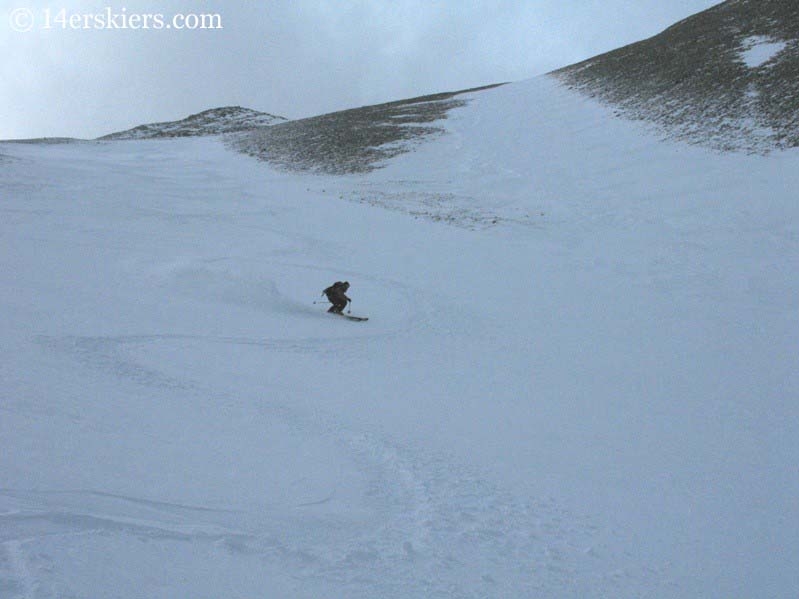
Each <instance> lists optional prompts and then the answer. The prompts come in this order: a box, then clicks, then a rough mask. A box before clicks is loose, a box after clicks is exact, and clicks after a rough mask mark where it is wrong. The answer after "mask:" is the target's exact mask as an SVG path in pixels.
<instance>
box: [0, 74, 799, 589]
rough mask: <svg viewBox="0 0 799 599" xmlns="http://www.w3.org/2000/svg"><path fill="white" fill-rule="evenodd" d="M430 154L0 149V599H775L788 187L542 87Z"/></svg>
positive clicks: (787, 181)
mask: <svg viewBox="0 0 799 599" xmlns="http://www.w3.org/2000/svg"><path fill="white" fill-rule="evenodd" d="M438 124H440V125H441V126H443V127H446V129H447V131H448V133H447V134H446V135H442V136H439V137H436V138H434V139H432V141H428V142H427V143H425V144H423V145H420V146H419V147H417V148H416V149H415V151H413V152H410V153H406V154H403V155H400V156H396V157H394V158H393V159H391V160H388V161H387V162H386V163H385V165H384V168H382V169H379V170H374V171H371V172H369V173H366V174H359V175H346V176H338V177H334V176H320V175H303V174H297V173H285V172H280V171H276V170H273V169H272V168H271V167H269V166H267V165H266V164H264V163H262V162H258V161H256V160H254V159H252V158H249V157H246V156H243V155H240V154H237V153H235V152H232V151H230V150H228V149H226V148H225V147H224V146H223V145H222V144H221V143H220V142H219V141H217V140H215V139H198V138H195V139H177V140H146V141H128V142H124V143H121V142H105V143H95V144H67V145H35V144H33V145H31V144H26V145H19V144H0V154H2V155H3V156H5V157H6V159H5V160H4V161H3V162H2V163H0V186H2V190H3V192H4V193H3V196H2V197H3V199H2V204H1V205H0V210H2V212H3V218H2V220H0V243H2V253H1V254H0V255H2V260H1V261H0V282H2V284H1V285H0V306H2V311H3V313H4V314H5V315H6V318H5V319H4V321H3V334H2V336H0V339H1V341H0V379H1V380H2V383H3V384H2V386H0V399H1V401H0V406H2V418H0V439H2V451H0V472H2V483H0V487H2V488H0V597H4V598H5V597H8V598H12V597H13V598H16V597H25V598H30V597H37V598H38V597H86V598H89V597H119V598H126V599H127V598H130V597H165V598H166V597H170V598H172V597H208V598H212V597H214V598H216V597H226V598H235V597H242V598H244V597H248V598H250V597H270V598H271V597H276V598H284V597H285V598H302V597H309V598H310V597H385V598H388V597H403V598H405V597H414V598H416V597H418V598H422V597H424V598H427V597H458V598H460V597H575V598H576V597H612V598H618V597H675V598H677V597H719V598H721V597H725V598H726V597H788V596H791V595H792V594H793V593H794V591H795V589H796V588H799V575H797V572H799V558H798V557H797V554H796V552H795V551H794V550H793V548H794V547H796V545H797V542H799V524H798V523H799V508H798V507H797V502H796V496H797V494H798V493H799V477H797V471H796V464H797V462H798V461H799V440H798V439H799V436H797V424H799V422H798V421H799V407H797V405H796V401H795V400H796V397H797V394H798V393H797V392H799V376H797V371H798V370H797V363H796V355H797V349H798V348H797V339H799V309H797V303H796V300H797V291H798V290H799V283H797V279H796V276H795V275H796V265H797V259H799V224H798V223H797V216H799V209H798V208H797V206H796V202H795V190H796V189H797V184H799V169H797V165H799V153H797V151H796V150H789V151H784V152H776V153H773V154H772V155H770V156H768V157H763V156H748V155H742V154H724V155H722V154H717V153H713V152H709V151H705V150H703V149H701V148H697V147H693V146H685V145H679V144H677V143H671V142H663V141H659V139H658V137H657V136H656V135H655V134H654V133H652V132H651V131H649V130H648V129H646V128H644V127H643V126H640V125H636V124H631V123H629V122H626V121H623V120H619V119H616V118H615V117H614V116H613V114H612V112H611V111H610V110H608V109H606V108H603V107H602V106H600V105H598V104H596V103H594V102H593V101H591V100H587V99H585V98H583V97H582V96H579V95H577V94H575V93H574V92H571V91H569V90H567V89H565V88H563V87H560V86H558V84H557V83H556V82H555V81H554V80H552V79H548V78H541V79H536V80H533V81H529V82H524V83H520V84H514V85H507V86H503V87H499V88H496V89H493V90H488V91H483V92H480V93H475V94H474V95H473V96H472V97H471V99H470V101H469V103H468V104H466V105H464V106H462V107H460V108H456V109H455V110H453V111H452V112H451V113H450V116H449V118H448V119H447V120H446V121H442V122H441V123H438ZM340 279H347V280H349V281H350V283H351V284H352V288H351V290H350V295H351V297H352V298H353V299H354V304H353V307H352V310H353V313H358V314H365V315H368V316H370V320H369V321H368V322H367V323H352V322H347V321H344V320H342V319H337V318H336V317H334V316H328V315H326V314H325V313H324V309H325V306H324V305H319V304H316V305H315V304H314V303H313V302H314V301H315V300H318V299H319V293H320V291H321V289H323V288H324V287H325V286H327V285H329V284H330V283H331V282H333V281H335V280H340Z"/></svg>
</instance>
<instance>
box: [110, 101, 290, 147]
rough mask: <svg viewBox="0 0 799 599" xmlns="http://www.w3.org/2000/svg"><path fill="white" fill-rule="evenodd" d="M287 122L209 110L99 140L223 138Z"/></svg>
mask: <svg viewBox="0 0 799 599" xmlns="http://www.w3.org/2000/svg"><path fill="white" fill-rule="evenodd" d="M285 121H286V119H285V118H283V117H280V116H275V115H273V114H269V113H266V112H258V111H256V110H251V109H249V108H242V107H240V106H227V107H224V108H212V109H211V110H205V111H203V112H200V113H197V114H193V115H191V116H188V117H186V118H185V119H182V120H179V121H170V122H165V123H151V124H148V125H139V126H138V127H134V128H133V129H128V130H127V131H120V132H117V133H110V134H108V135H104V136H103V137H100V138H99V139H100V140H104V141H109V140H121V139H157V138H161V137H197V136H204V135H221V134H224V133H233V132H235V131H242V130H249V129H254V128H258V127H268V126H271V125H274V124H276V123H282V122H285Z"/></svg>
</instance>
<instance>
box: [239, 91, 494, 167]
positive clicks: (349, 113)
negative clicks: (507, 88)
mask: <svg viewBox="0 0 799 599" xmlns="http://www.w3.org/2000/svg"><path fill="white" fill-rule="evenodd" d="M493 87H496V85H489V86H485V87H480V88H476V89H471V90H462V91H458V92H446V93H440V94H433V95H429V96H422V97H418V98H410V99H407V100H399V101H396V102H387V103H385V104H377V105H374V106H364V107H361V108H353V109H350V110H343V111H339V112H334V113H330V114H325V115H321V116H316V117H311V118H307V119H299V120H296V121H291V122H288V123H282V124H278V125H276V126H274V127H270V128H269V129H259V130H256V131H252V132H248V133H245V134H243V135H241V136H240V137H239V138H237V139H236V140H234V141H232V145H233V147H235V148H237V149H238V150H239V151H242V152H244V153H246V154H249V155H251V156H255V157H257V158H259V159H261V160H266V161H268V162H270V163H272V164H275V165H279V166H281V167H283V168H288V169H292V170H300V171H302V170H306V171H313V172H318V173H327V174H346V173H365V172H369V171H371V170H373V169H375V168H378V167H379V166H380V165H381V164H382V163H384V162H385V161H386V160H388V159H390V158H392V157H393V156H397V155H399V154H402V153H404V152H408V151H410V150H411V149H412V148H413V147H414V145H415V144H417V143H419V142H421V141H422V140H424V139H425V138H429V137H431V136H435V135H436V134H439V133H443V131H444V129H443V128H442V127H441V126H440V125H438V124H435V123H436V122H437V121H441V120H443V119H446V117H447V113H448V112H449V111H450V110H452V109H454V108H457V107H460V106H463V105H464V104H465V100H463V99H462V98H461V96H463V95H465V94H468V93H473V92H476V91H481V90H486V89H491V88H493Z"/></svg>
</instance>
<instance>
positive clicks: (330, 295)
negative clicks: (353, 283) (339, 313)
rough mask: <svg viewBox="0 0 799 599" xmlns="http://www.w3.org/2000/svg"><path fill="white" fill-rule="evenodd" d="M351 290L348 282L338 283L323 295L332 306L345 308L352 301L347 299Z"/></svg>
mask: <svg viewBox="0 0 799 599" xmlns="http://www.w3.org/2000/svg"><path fill="white" fill-rule="evenodd" d="M349 288H350V284H349V283H348V282H347V281H344V282H342V281H336V282H335V283H333V284H332V285H331V286H330V287H328V288H327V289H325V290H324V291H323V292H322V293H324V294H325V295H326V296H327V299H328V300H329V301H330V303H331V304H333V305H334V306H338V307H341V308H343V307H344V306H346V305H347V303H348V302H350V301H352V300H350V298H348V297H347V290H348V289H349Z"/></svg>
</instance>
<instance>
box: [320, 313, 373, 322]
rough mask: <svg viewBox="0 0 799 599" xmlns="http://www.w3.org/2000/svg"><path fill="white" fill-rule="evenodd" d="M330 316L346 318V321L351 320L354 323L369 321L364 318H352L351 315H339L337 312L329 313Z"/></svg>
mask: <svg viewBox="0 0 799 599" xmlns="http://www.w3.org/2000/svg"><path fill="white" fill-rule="evenodd" d="M330 314H334V315H336V316H341V317H343V318H346V319H347V320H352V321H354V322H364V321H366V320H369V318H367V317H366V316H353V315H352V314H340V313H337V312H330Z"/></svg>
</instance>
